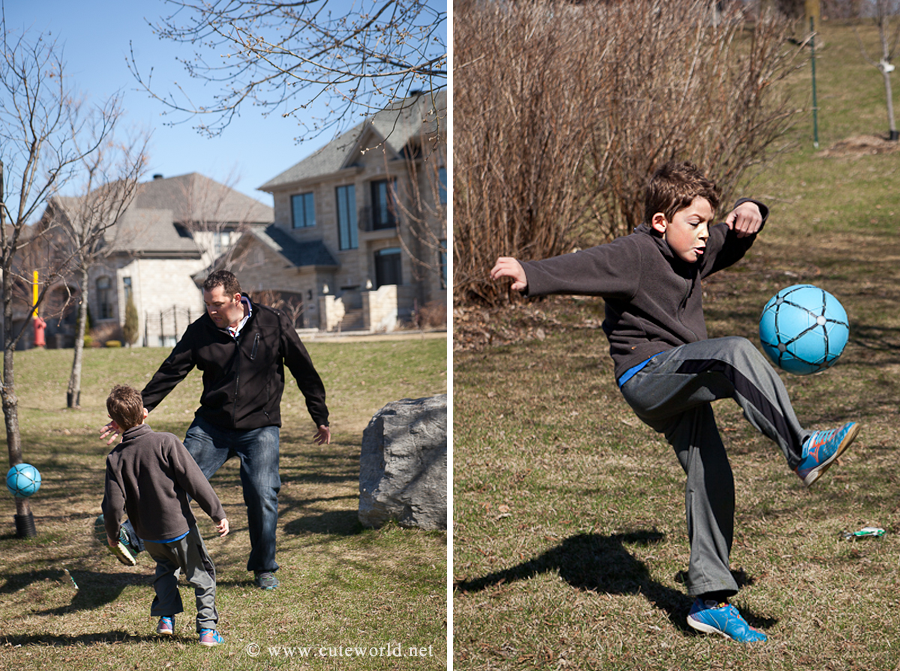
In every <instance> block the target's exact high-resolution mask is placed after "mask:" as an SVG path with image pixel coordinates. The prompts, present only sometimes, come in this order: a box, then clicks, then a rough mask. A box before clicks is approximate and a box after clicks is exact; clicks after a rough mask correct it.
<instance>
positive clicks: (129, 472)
mask: <svg viewBox="0 0 900 671" xmlns="http://www.w3.org/2000/svg"><path fill="white" fill-rule="evenodd" d="M188 497H191V498H192V499H194V500H195V501H196V502H197V503H198V504H199V505H200V507H201V508H202V509H203V512H205V513H206V514H207V515H209V516H210V517H211V518H212V520H213V521H214V522H215V523H216V524H218V523H219V522H221V521H222V520H223V519H225V510H224V509H223V508H222V503H221V502H220V501H219V497H218V496H216V493H215V492H214V491H213V488H212V485H210V484H209V480H207V479H206V476H204V475H203V473H202V472H201V471H200V467H199V466H197V462H196V461H194V458H193V457H192V456H191V455H190V454H189V453H188V451H187V450H186V449H185V447H184V445H183V444H182V443H181V441H180V440H178V438H176V437H175V436H173V435H172V434H171V433H157V432H156V431H153V429H151V428H150V427H149V426H147V425H146V424H140V425H139V426H134V427H132V428H130V429H128V430H127V431H125V433H124V434H122V442H121V443H120V444H119V445H118V446H117V447H116V448H115V449H114V450H113V451H112V452H110V453H109V456H108V457H107V458H106V491H105V494H104V496H103V518H104V523H105V524H106V533H107V534H108V535H109V536H110V537H111V538H117V537H118V534H119V524H120V523H121V521H122V513H123V512H126V513H127V514H128V519H129V520H130V521H131V524H132V525H133V526H134V530H135V532H137V535H138V537H139V538H141V539H143V540H145V541H163V540H170V539H172V538H177V537H179V536H182V535H184V534H186V533H187V532H188V531H189V530H190V528H191V527H192V526H193V525H194V524H195V522H196V519H195V518H194V514H193V513H192V512H191V505H190V502H189V501H188Z"/></svg>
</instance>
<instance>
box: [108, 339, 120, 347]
mask: <svg viewBox="0 0 900 671" xmlns="http://www.w3.org/2000/svg"><path fill="white" fill-rule="evenodd" d="M105 346H106V347H121V346H122V343H121V342H120V341H119V340H107V341H106V344H105Z"/></svg>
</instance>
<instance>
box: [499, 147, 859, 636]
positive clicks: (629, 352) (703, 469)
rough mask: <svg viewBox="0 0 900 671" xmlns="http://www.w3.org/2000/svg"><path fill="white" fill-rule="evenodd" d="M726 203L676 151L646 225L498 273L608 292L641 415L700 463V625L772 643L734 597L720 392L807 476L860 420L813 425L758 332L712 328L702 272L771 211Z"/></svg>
mask: <svg viewBox="0 0 900 671" xmlns="http://www.w3.org/2000/svg"><path fill="white" fill-rule="evenodd" d="M718 205H719V192H718V189H717V187H716V186H715V184H713V183H712V182H711V181H710V180H709V179H707V178H706V177H704V176H703V175H702V174H701V172H700V171H699V170H698V169H697V168H696V167H695V166H693V165H692V164H690V163H675V162H669V163H667V164H666V165H664V166H663V167H661V168H660V169H658V170H657V171H656V172H655V173H654V175H653V177H652V178H651V180H650V184H649V186H648V189H647V194H646V199H645V213H644V223H642V224H641V225H640V226H638V227H637V228H636V229H635V231H634V232H633V233H632V234H631V235H627V236H624V237H621V238H618V239H616V240H614V241H612V242H611V243H609V244H605V245H600V246H599V247H594V248H591V249H586V250H583V251H580V252H576V253H574V254H565V255H562V256H557V257H554V258H550V259H546V260H543V261H533V262H523V263H520V262H518V261H516V260H515V259H511V258H503V257H501V258H500V259H498V260H497V263H496V264H495V266H494V268H493V269H492V270H491V278H492V279H495V280H496V279H498V278H501V277H509V278H512V280H513V284H512V288H513V289H516V290H519V291H522V292H524V293H525V294H526V295H529V296H537V295H545V294H552V293H555V294H590V295H596V296H602V297H603V298H604V300H605V302H606V318H605V320H604V322H603V330H604V331H605V333H606V335H607V338H608V339H609V343H610V354H611V355H612V358H613V362H614V364H615V376H616V380H617V383H618V386H619V389H620V390H621V392H622V395H623V396H624V397H625V400H626V401H627V402H628V404H629V405H630V406H631V407H632V409H633V410H634V411H635V413H636V414H637V416H638V417H639V418H640V419H641V420H642V421H643V422H645V423H646V424H648V425H649V426H650V427H652V428H653V429H655V430H656V431H658V432H660V433H662V434H664V435H665V437H666V439H667V440H668V442H669V443H670V444H671V445H672V447H673V448H674V449H675V453H676V455H677V456H678V460H679V462H680V463H681V467H682V468H683V469H684V471H685V473H686V474H687V486H686V494H685V508H686V515H687V529H688V537H689V539H690V544H691V558H690V565H689V568H688V579H687V585H688V593H689V594H690V595H691V596H694V597H695V601H694V604H693V606H692V607H691V611H690V614H689V615H688V624H689V625H690V626H691V627H693V628H695V629H698V630H700V631H703V632H706V633H715V634H720V635H722V636H725V637H726V638H730V639H733V640H737V641H742V642H750V641H765V640H766V636H765V634H763V633H762V632H758V631H756V630H754V629H751V628H750V627H749V626H748V625H747V623H746V621H745V620H744V618H743V617H742V616H741V615H740V613H738V611H737V610H736V609H735V608H734V607H733V606H731V605H729V604H728V603H727V599H728V598H729V597H731V596H733V595H734V594H736V593H737V591H738V585H737V583H736V582H735V580H734V578H733V576H732V575H731V571H730V569H729V553H730V551H731V543H732V539H733V534H734V479H733V477H732V472H731V466H730V464H729V463H728V457H727V455H726V453H725V447H724V445H723V444H722V440H721V438H720V436H719V432H718V429H717V428H716V423H715V418H714V417H713V411H712V405H711V402H712V401H714V400H717V399H720V398H733V399H734V400H735V401H736V402H737V403H738V405H740V407H741V408H742V410H743V411H744V416H745V417H746V418H747V419H748V420H749V421H750V423H751V424H752V425H753V426H754V427H756V428H757V429H758V430H759V431H761V432H762V433H763V434H764V435H766V436H767V437H769V438H771V439H772V440H774V441H775V442H776V443H777V444H778V446H779V447H780V448H781V450H782V452H783V453H784V456H785V458H786V459H787V462H788V465H789V466H790V467H791V468H792V469H794V471H795V472H796V473H797V475H798V476H799V477H800V479H801V480H803V483H804V484H805V485H806V486H807V487H808V486H810V485H812V484H813V483H814V482H815V481H816V480H817V479H818V478H819V476H821V475H822V473H824V472H825V470H827V469H828V468H829V467H830V466H831V465H832V464H833V463H834V461H835V460H836V459H837V458H838V456H840V454H841V453H842V452H843V451H844V450H845V449H846V448H847V447H848V446H849V445H850V443H851V442H852V441H853V439H854V438H855V437H856V434H857V432H858V430H859V427H858V425H857V424H856V423H854V422H850V423H848V424H846V425H844V426H843V427H841V428H840V429H834V430H831V431H807V430H805V429H803V428H802V427H801V426H800V424H799V423H798V421H797V418H796V416H795V415H794V411H793V409H792V407H791V403H790V400H789V399H788V396H787V391H786V389H785V387H784V384H783V383H782V381H781V378H779V377H778V374H777V373H776V372H775V371H774V369H773V368H772V367H771V366H770V365H769V363H768V362H767V361H766V360H765V359H764V358H763V356H762V355H761V354H760V353H759V351H758V350H757V349H756V348H755V347H754V346H753V345H752V344H751V343H750V342H749V341H748V340H746V339H744V338H738V337H729V338H715V339H712V340H709V339H707V334H706V324H705V322H704V318H703V306H702V288H701V280H702V278H704V277H706V276H707V275H710V274H712V273H714V272H716V271H718V270H721V269H722V268H726V267H728V266H730V265H732V264H733V263H735V262H737V261H738V260H739V259H740V258H741V257H743V255H744V253H745V252H746V251H747V250H748V249H749V248H750V246H751V245H752V244H753V241H754V240H755V239H756V234H757V233H758V232H759V231H760V230H761V229H762V227H763V225H764V224H765V220H766V217H767V216H768V208H766V206H765V205H762V204H761V203H757V202H755V201H752V200H749V199H741V200H739V201H738V202H737V204H736V205H735V209H734V210H733V211H732V212H731V213H730V214H729V215H728V217H727V218H726V221H725V223H721V224H717V225H711V223H712V219H713V216H714V214H715V211H716V209H717V208H718Z"/></svg>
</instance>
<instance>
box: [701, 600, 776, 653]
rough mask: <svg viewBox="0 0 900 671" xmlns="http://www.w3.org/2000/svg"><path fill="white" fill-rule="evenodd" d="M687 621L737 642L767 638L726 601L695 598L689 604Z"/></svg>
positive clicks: (705, 632)
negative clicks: (718, 601)
mask: <svg viewBox="0 0 900 671" xmlns="http://www.w3.org/2000/svg"><path fill="white" fill-rule="evenodd" d="M687 622H688V624H689V625H690V626H692V627H693V628H694V629H696V630H697V631H702V632H703V633H704V634H719V636H724V637H725V638H728V639H731V640H732V641H737V642H739V643H756V642H763V641H765V640H767V637H766V635H765V634H764V633H762V632H761V631H756V629H753V628H752V627H751V626H750V625H749V624H747V621H746V620H744V618H743V617H741V614H740V613H739V612H738V610H737V608H735V607H734V606H732V605H730V604H727V603H716V602H715V601H702V600H701V599H696V600H695V601H694V605H693V606H691V612H690V614H689V615H688V618H687Z"/></svg>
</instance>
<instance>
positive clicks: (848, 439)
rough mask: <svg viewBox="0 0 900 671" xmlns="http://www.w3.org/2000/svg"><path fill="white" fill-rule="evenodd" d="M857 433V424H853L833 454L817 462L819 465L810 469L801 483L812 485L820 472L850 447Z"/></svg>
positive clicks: (819, 475) (820, 475) (826, 468)
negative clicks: (819, 462)
mask: <svg viewBox="0 0 900 671" xmlns="http://www.w3.org/2000/svg"><path fill="white" fill-rule="evenodd" d="M858 433H859V424H854V425H853V426H851V427H850V429H849V430H848V431H847V435H846V436H844V439H843V440H842V441H841V444H840V445H838V448H837V449H836V450H835V451H834V454H832V455H831V457H830V458H829V459H826V460H825V461H824V462H822V463H821V464H819V466H818V467H817V468H815V469H813V470H812V471H810V472H809V473H808V474H807V476H806V477H805V478H804V479H803V484H804V485H806V486H807V487H812V486H813V483H814V482H815V481H816V480H818V479H819V478H820V477H822V474H823V473H824V472H825V471H827V470H828V469H829V468H831V465H832V464H833V463H834V462H835V461H837V460H838V457H840V456H841V455H842V454H843V453H844V451H845V450H846V449H847V448H848V447H850V443H852V442H853V441H854V440H855V439H856V434H858Z"/></svg>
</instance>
